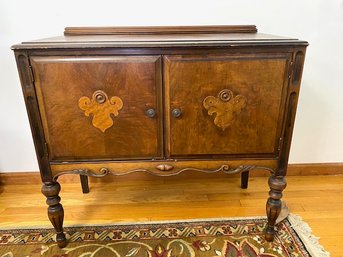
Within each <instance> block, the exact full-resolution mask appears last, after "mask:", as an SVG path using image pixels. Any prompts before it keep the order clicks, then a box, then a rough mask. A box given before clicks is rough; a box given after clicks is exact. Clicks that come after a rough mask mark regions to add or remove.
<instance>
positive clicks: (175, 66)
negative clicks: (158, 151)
mask: <svg viewBox="0 0 343 257" xmlns="http://www.w3.org/2000/svg"><path fill="white" fill-rule="evenodd" d="M290 58H291V56H290V55H288V54H285V55H280V54H279V55H272V54H270V55H268V54H263V55H262V54H261V55H229V56H225V55H223V56H221V55H220V56H204V55H203V56H166V57H165V59H164V60H165V62H164V64H165V65H164V67H165V72H164V76H165V77H164V81H165V90H166V101H167V104H166V115H165V117H166V119H167V120H166V124H167V133H166V135H167V136H168V138H167V149H168V150H167V156H168V155H169V154H170V156H184V155H188V156H190V155H197V156H199V155H208V154H211V155H221V154H226V155H244V154H250V155H252V156H254V155H255V156H266V157H273V156H276V155H277V154H278V152H277V150H278V149H277V147H278V144H279V138H280V133H281V132H280V128H279V127H278V124H280V121H279V119H280V117H282V110H283V106H284V102H285V99H283V96H284V95H285V94H284V92H285V89H286V88H287V79H285V78H286V77H287V76H288V73H287V72H288V64H289V59H290ZM223 90H224V91H223ZM225 90H227V92H228V93H225ZM221 92H222V93H224V94H228V96H227V97H228V99H227V100H225V99H224V100H223V99H220V98H221V96H218V94H220V93H221ZM229 94H232V96H230V95H229ZM239 99H242V100H241V101H239ZM211 101H217V102H218V104H217V105H215V104H214V103H213V104H212V103H211V104H210V103H209V102H211ZM237 101H238V104H237V103H236V102H237ZM241 104H244V106H241V108H240V109H239V110H238V109H237V106H239V105H241ZM209 105H212V106H209ZM175 110H180V111H181V114H180V115H179V116H178V117H177V116H175V115H173V111H175ZM212 112H214V113H213V114H212V115H209V114H210V113H212ZM213 116H214V117H213ZM216 119H217V120H216ZM216 121H217V122H216ZM184 142H187V144H186V145H185V144H184Z"/></svg>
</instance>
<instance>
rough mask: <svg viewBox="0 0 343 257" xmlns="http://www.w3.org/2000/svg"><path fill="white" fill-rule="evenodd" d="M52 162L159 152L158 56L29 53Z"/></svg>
mask: <svg viewBox="0 0 343 257" xmlns="http://www.w3.org/2000/svg"><path fill="white" fill-rule="evenodd" d="M31 64H32V68H33V73H34V74H33V75H34V79H35V88H36V92H37V98H38V103H39V108H40V113H41V117H42V122H43V128H44V133H45V138H46V140H47V143H48V148H49V156H50V159H51V160H53V161H58V160H63V161H68V160H89V159H128V158H130V159H131V158H135V159H148V158H149V159H150V158H160V157H161V156H162V140H161V136H160V135H161V134H162V131H161V128H162V122H161V117H162V115H161V113H160V111H159V110H162V108H161V68H160V67H161V62H160V56H139V57H128V56H86V57H78V56H72V57H68V56H51V57H38V56H37V57H31Z"/></svg>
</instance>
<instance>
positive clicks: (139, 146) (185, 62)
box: [12, 26, 307, 247]
mask: <svg viewBox="0 0 343 257" xmlns="http://www.w3.org/2000/svg"><path fill="white" fill-rule="evenodd" d="M256 31H257V30H256V27H255V26H205V27H150V28H149V27H131V28H126V27H119V28H112V27H109V28H66V30H65V35H66V36H62V37H56V38H49V39H43V40H38V41H31V42H24V43H22V44H19V45H15V46H13V47H12V49H14V50H15V54H16V59H17V64H18V70H19V74H20V77H21V83H22V87H23V92H24V97H25V101H26V105H27V109H28V114H29V118H30V123H31V128H32V134H33V137H34V141H35V145H36V152H37V157H38V161H39V165H40V170H41V175H42V181H43V182H44V183H45V184H44V185H43V189H42V192H43V193H44V195H45V196H46V197H47V199H48V205H49V209H48V210H49V211H48V215H49V218H50V220H51V222H52V224H53V225H54V227H55V229H56V232H57V235H58V240H59V245H60V246H61V247H63V246H65V244H66V240H65V238H64V234H63V227H62V224H63V207H62V205H61V204H60V198H59V196H58V193H59V190H60V186H59V184H58V183H57V182H56V179H57V178H58V177H59V176H61V175H63V174H78V175H80V176H81V177H80V178H81V182H82V189H83V191H84V192H88V191H89V187H88V181H87V177H86V176H90V177H104V176H106V175H107V174H114V175H125V174H129V173H133V172H147V173H151V174H155V175H159V176H172V175H177V174H180V173H183V172H185V173H186V172H192V171H198V172H204V173H217V172H224V173H228V174H235V173H241V178H242V181H241V187H242V188H246V187H247V185H248V176H249V171H250V172H252V171H253V170H256V169H259V170H261V169H264V170H267V171H269V172H272V176H271V177H270V179H269V186H270V189H271V190H270V192H269V199H268V201H267V205H266V206H267V207H266V208H267V215H268V226H267V229H266V239H267V240H273V235H274V224H275V220H276V218H277V216H278V214H279V212H280V206H281V200H280V199H281V197H282V191H283V189H284V188H285V187H286V181H285V178H284V176H285V175H286V172H287V170H286V167H287V163H288V156H289V150H290V144H291V138H292V130H293V124H294V119H295V113H296V105H297V100H298V94H299V87H300V81H301V74H302V68H303V62H304V57H305V49H306V46H307V42H305V41H300V40H297V39H292V38H284V37H278V36H272V35H265V34H261V33H256Z"/></svg>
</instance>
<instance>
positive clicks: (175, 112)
mask: <svg viewBox="0 0 343 257" xmlns="http://www.w3.org/2000/svg"><path fill="white" fill-rule="evenodd" d="M181 114H182V112H181V110H180V109H179V108H176V109H173V110H172V115H173V117H174V118H179V117H180V116H181Z"/></svg>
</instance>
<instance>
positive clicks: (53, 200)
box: [42, 182, 67, 248]
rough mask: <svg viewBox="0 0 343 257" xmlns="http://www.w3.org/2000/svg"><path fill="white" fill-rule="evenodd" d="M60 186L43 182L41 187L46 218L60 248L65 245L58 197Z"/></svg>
mask: <svg viewBox="0 0 343 257" xmlns="http://www.w3.org/2000/svg"><path fill="white" fill-rule="evenodd" d="M60 190H61V186H60V184H59V183H57V182H45V183H44V184H43V186H42V193H43V195H45V196H46V198H47V199H46V203H47V204H48V205H49V207H48V216H49V220H50V221H51V223H52V225H53V226H54V228H55V230H56V241H57V244H58V246H59V247H60V248H63V247H65V246H66V245H67V239H66V237H65V235H64V233H63V218H64V210H63V207H62V205H61V204H60V201H61V198H60V197H59V196H58V194H59V192H60Z"/></svg>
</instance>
